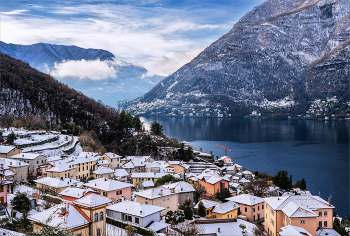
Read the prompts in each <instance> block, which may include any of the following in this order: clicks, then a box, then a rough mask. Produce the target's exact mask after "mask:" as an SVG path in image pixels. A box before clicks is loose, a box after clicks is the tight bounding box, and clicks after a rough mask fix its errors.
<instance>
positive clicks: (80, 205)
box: [28, 194, 111, 236]
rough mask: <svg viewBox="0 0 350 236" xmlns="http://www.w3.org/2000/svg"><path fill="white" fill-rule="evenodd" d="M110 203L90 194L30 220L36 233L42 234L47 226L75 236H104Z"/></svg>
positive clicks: (41, 213)
mask: <svg viewBox="0 0 350 236" xmlns="http://www.w3.org/2000/svg"><path fill="white" fill-rule="evenodd" d="M110 202H111V200H109V199H107V198H104V197H101V196H99V195H96V194H90V195H88V196H85V197H83V198H79V199H78V200H75V201H73V202H69V201H67V202H65V203H62V204H60V205H56V206H54V207H52V208H49V209H47V210H44V211H42V212H39V213H36V214H34V215H31V216H29V217H28V219H29V220H31V221H33V232H34V233H40V232H41V229H42V227H43V225H47V226H51V227H56V226H59V227H62V228H63V229H66V230H70V231H71V232H72V234H73V235H74V236H85V235H89V236H103V235H105V229H106V205H107V204H108V203H110ZM48 219H49V220H48Z"/></svg>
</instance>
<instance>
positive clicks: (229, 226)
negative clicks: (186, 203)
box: [198, 219, 256, 236]
mask: <svg viewBox="0 0 350 236" xmlns="http://www.w3.org/2000/svg"><path fill="white" fill-rule="evenodd" d="M241 224H243V225H245V226H246V229H245V231H246V235H254V228H255V227H256V226H255V225H254V224H253V223H250V222H247V221H245V220H241V219H237V221H236V222H227V223H216V222H215V223H207V224H198V225H200V228H201V229H202V230H201V233H202V234H203V235H217V236H227V235H244V234H243V233H242V228H240V227H239V226H240V225H241ZM218 228H220V232H218Z"/></svg>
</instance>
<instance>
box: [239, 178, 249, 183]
mask: <svg viewBox="0 0 350 236" xmlns="http://www.w3.org/2000/svg"><path fill="white" fill-rule="evenodd" d="M239 182H240V183H250V180H249V179H245V178H242V179H240V180H239Z"/></svg>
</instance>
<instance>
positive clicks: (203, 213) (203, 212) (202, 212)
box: [198, 201, 207, 217]
mask: <svg viewBox="0 0 350 236" xmlns="http://www.w3.org/2000/svg"><path fill="white" fill-rule="evenodd" d="M198 215H199V216H201V217H205V216H206V215H207V210H206V209H205V207H204V204H203V202H202V201H200V202H199V203H198Z"/></svg>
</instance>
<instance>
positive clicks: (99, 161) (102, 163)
mask: <svg viewBox="0 0 350 236" xmlns="http://www.w3.org/2000/svg"><path fill="white" fill-rule="evenodd" d="M109 164H111V163H110V162H109V161H107V160H98V161H97V162H96V165H109Z"/></svg>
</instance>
